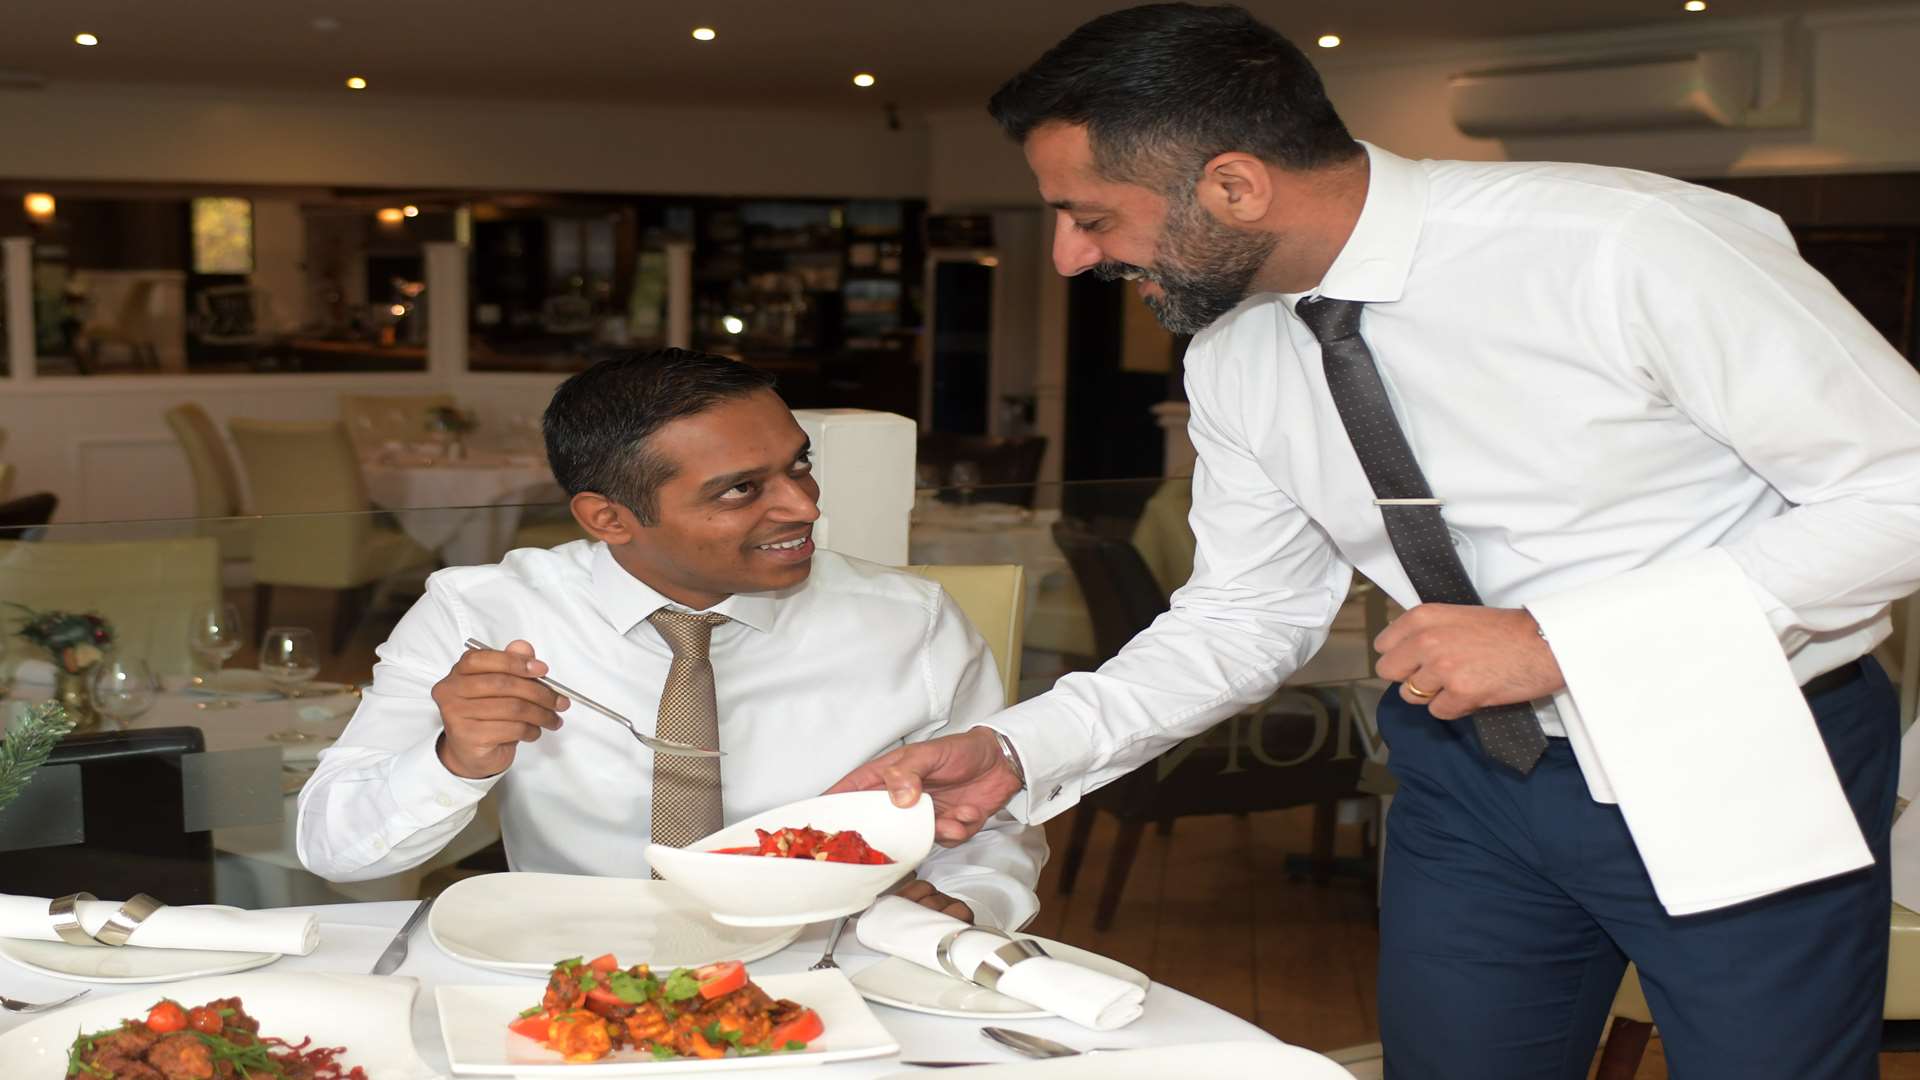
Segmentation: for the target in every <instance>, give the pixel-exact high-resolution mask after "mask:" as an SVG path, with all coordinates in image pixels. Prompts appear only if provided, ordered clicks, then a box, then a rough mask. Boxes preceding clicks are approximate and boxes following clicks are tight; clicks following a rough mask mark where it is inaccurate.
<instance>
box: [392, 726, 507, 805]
mask: <svg viewBox="0 0 1920 1080" xmlns="http://www.w3.org/2000/svg"><path fill="white" fill-rule="evenodd" d="M439 743H440V732H438V731H435V732H434V733H433V734H432V735H429V736H428V737H426V738H425V739H422V740H421V741H419V742H417V743H414V744H413V745H412V746H410V747H408V748H407V749H406V750H403V751H401V753H400V754H399V755H398V756H396V757H395V758H394V759H393V771H392V772H390V773H388V774H387V789H388V790H389V791H390V792H392V794H393V801H394V804H395V805H396V807H398V809H399V811H400V812H401V813H402V814H405V815H407V816H408V817H411V818H412V819H413V820H414V824H415V825H416V826H426V825H433V824H435V823H437V822H441V821H445V820H446V819H447V818H449V817H452V816H453V815H454V814H457V813H459V812H460V811H462V810H466V809H470V808H471V807H473V806H474V804H476V803H478V802H479V801H480V800H481V799H483V798H485V797H486V794H487V792H489V791H492V790H493V785H495V784H497V783H499V782H500V777H502V776H505V775H506V773H504V772H502V773H498V774H496V775H494V776H489V777H487V778H486V779H484V780H469V779H467V778H466V777H464V776H455V775H454V774H453V773H451V772H449V771H448V770H447V766H446V764H445V763H444V762H442V761H441V760H440V749H439Z"/></svg>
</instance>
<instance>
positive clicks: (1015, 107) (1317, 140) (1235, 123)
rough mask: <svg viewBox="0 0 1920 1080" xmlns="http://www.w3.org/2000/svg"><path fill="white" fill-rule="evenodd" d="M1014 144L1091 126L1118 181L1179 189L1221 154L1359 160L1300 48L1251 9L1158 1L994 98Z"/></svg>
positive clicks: (1100, 159) (1053, 56)
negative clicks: (1040, 132)
mask: <svg viewBox="0 0 1920 1080" xmlns="http://www.w3.org/2000/svg"><path fill="white" fill-rule="evenodd" d="M987 111H988V112H990V113H992V114H993V118H994V119H995V120H996V121H998V122H999V124H1000V126H1001V128H1002V129H1004V130H1005V131H1006V132H1007V134H1009V135H1011V136H1012V137H1013V138H1014V140H1015V141H1018V142H1025V141H1026V138H1027V136H1028V135H1029V134H1031V133H1032V131H1033V130H1034V129H1035V128H1037V127H1040V126H1042V125H1044V124H1048V123H1067V124H1080V125H1085V126H1086V128H1087V138H1088V141H1089V142H1090V143H1091V144H1092V148H1093V159H1094V164H1095V167H1096V168H1098V169H1099V170H1100V173H1101V175H1102V176H1104V177H1106V178H1107V179H1109V180H1115V181H1120V182H1125V183H1132V184H1140V185H1142V186H1145V187H1150V188H1153V189H1155V190H1158V191H1173V190H1175V189H1178V188H1180V187H1182V186H1183V185H1188V184H1191V183H1193V182H1194V181H1196V180H1198V179H1199V177H1200V173H1201V170H1202V168H1203V166H1205V164H1206V163H1207V162H1208V161H1211V160H1212V159H1213V158H1215V157H1217V156H1219V155H1220V154H1224V153H1228V152H1230V151H1236V150H1237V151H1241V152H1244V153H1249V154H1254V155H1256V156H1258V157H1259V158H1260V159H1261V160H1263V161H1266V162H1268V163H1269V164H1273V165H1278V166H1282V167H1285V168H1291V169H1301V170H1305V169H1312V168H1316V167H1318V166H1321V165H1325V164H1331V163H1334V162H1338V161H1343V160H1346V159H1349V158H1351V157H1353V156H1354V155H1356V154H1358V153H1360V152H1361V151H1360V145H1359V144H1358V143H1356V142H1354V140H1353V136H1351V135H1349V134H1348V133H1347V126H1346V125H1345V124H1344V123H1342V122H1341V120H1340V116H1339V114H1337V113H1335V112H1334V110H1333V105H1332V103H1331V102H1329V101H1328V100H1327V93H1326V90H1325V88H1324V87H1322V86H1321V84H1320V75H1319V73H1318V72H1316V71H1315V70H1314V69H1313V64H1312V63H1310V62H1309V61H1308V60H1307V58H1306V56H1305V55H1304V54H1302V53H1301V51H1300V50H1299V49H1298V48H1296V47H1294V45H1293V43H1292V42H1290V41H1288V40H1287V39H1286V38H1285V37H1283V36H1281V35H1280V33H1279V32H1278V31H1276V30H1274V29H1272V28H1271V27H1269V26H1267V25H1265V24H1264V23H1262V22H1260V21H1259V20H1258V19H1255V18H1254V17H1253V16H1252V15H1250V14H1248V13H1247V11H1246V10H1245V9H1244V8H1239V7H1201V6H1199V5H1195V4H1149V5H1147V6H1145V7H1136V8H1128V9H1126V10H1125V11H1116V12H1113V13H1112V14H1109V15H1102V16H1100V17H1099V18H1097V19H1094V20H1093V21H1091V22H1089V23H1087V24H1086V25H1084V26H1082V27H1080V28H1079V29H1078V30H1075V31H1074V32H1073V33H1071V34H1068V35H1067V36H1066V38H1065V39H1063V40H1062V41H1061V42H1060V43H1059V44H1058V45H1055V46H1054V47H1053V48H1051V49H1049V50H1047V53H1046V55H1044V56H1042V57H1041V58H1040V59H1039V60H1036V61H1035V62H1034V63H1033V66H1032V67H1029V68H1027V70H1025V71H1023V72H1021V73H1020V74H1018V75H1015V76H1014V77H1013V78H1012V79H1010V80H1008V81H1007V84H1006V85H1005V86H1002V87H1001V88H1000V90H999V91H998V92H997V93H995V94H994V95H993V99H992V100H991V101H989V102H988V104H987Z"/></svg>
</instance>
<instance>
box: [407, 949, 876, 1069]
mask: <svg viewBox="0 0 1920 1080" xmlns="http://www.w3.org/2000/svg"><path fill="white" fill-rule="evenodd" d="M753 981H754V982H756V983H758V984H760V988H761V989H762V990H765V991H766V992H767V993H769V994H771V995H773V996H774V997H776V998H786V999H788V1000H790V1001H797V1002H799V1003H800V1004H802V1005H805V1006H807V1007H808V1008H810V1009H812V1010H814V1011H815V1012H817V1013H819V1014H820V1022H821V1023H822V1024H823V1025H825V1027H826V1031H825V1033H823V1034H822V1035H821V1036H820V1037H819V1038H818V1039H815V1040H814V1041H813V1042H811V1043H808V1044H807V1048H806V1049H805V1050H798V1051H794V1052H792V1053H779V1054H767V1055H765V1056H763V1057H733V1058H669V1059H667V1060H666V1061H660V1060H657V1059H655V1058H654V1057H653V1055H651V1054H642V1053H639V1052H637V1051H633V1050H623V1051H620V1052H619V1053H617V1054H613V1055H609V1056H608V1057H605V1058H602V1059H601V1060H599V1061H596V1062H591V1063H586V1064H577V1065H569V1064H567V1063H566V1062H564V1061H562V1060H561V1059H560V1055H559V1054H556V1053H554V1052H553V1051H551V1050H548V1049H547V1048H546V1047H544V1046H541V1045H540V1044H538V1043H536V1042H534V1041H533V1040H531V1039H528V1038H525V1037H524V1036H520V1035H515V1034H514V1033H513V1032H511V1031H508V1030H507V1025H508V1024H511V1023H512V1022H513V1021H514V1020H516V1019H517V1018H518V1017H519V1015H520V1011H521V1010H522V1009H525V1008H527V1007H528V1006H530V1005H535V1004H538V1003H539V1000H540V993H541V991H540V988H538V987H534V986H442V987H438V988H437V989H435V990H434V998H435V1000H436V1002H437V1003H438V1005H439V1009H440V1031H441V1034H442V1035H444V1036H445V1038H446V1040H447V1060H448V1061H450V1062H452V1063H453V1071H454V1072H455V1073H457V1074H459V1075H462V1076H520V1077H547V1076H553V1077H558V1076H575V1077H604V1076H654V1075H657V1074H662V1073H709V1072H728V1071H731V1070H736V1069H781V1068H800V1067H807V1066H813V1065H824V1064H826V1063H827V1062H830V1061H858V1060H860V1059H862V1058H875V1057H886V1056H887V1055H889V1054H897V1053H899V1052H900V1044H899V1043H898V1042H896V1041H894V1038H893V1036H892V1035H891V1034H889V1033H888V1031H887V1029H886V1028H884V1027H882V1026H881V1025H880V1021H879V1019H878V1018H876V1017H875V1016H874V1015H873V1010H871V1009H869V1008H867V1003H866V1002H865V1001H862V1000H861V999H860V995H859V993H858V992H856V991H855V990H854V988H853V984H852V983H850V982H848V981H847V977H846V976H845V975H843V974H841V973H840V972H838V971H804V972H801V973H799V974H797V975H766V976H755V977H754V980H753Z"/></svg>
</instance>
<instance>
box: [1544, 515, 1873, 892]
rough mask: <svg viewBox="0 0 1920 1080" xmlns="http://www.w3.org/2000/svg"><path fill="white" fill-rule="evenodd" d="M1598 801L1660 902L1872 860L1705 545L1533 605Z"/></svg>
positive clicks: (1748, 607)
mask: <svg viewBox="0 0 1920 1080" xmlns="http://www.w3.org/2000/svg"><path fill="white" fill-rule="evenodd" d="M1527 610H1529V611H1531V612H1532V613H1533V616H1534V618H1535V619H1536V620H1537V621H1538V622H1539V623H1540V629H1541V632H1542V633H1544V634H1545V635H1546V637H1547V640H1548V641H1550V642H1552V643H1553V653H1554V656H1555V658H1556V659H1558V660H1559V662H1560V670H1561V672H1562V673H1563V674H1565V675H1566V679H1567V692H1566V693H1564V694H1561V695H1558V696H1557V697H1556V698H1555V705H1556V707H1558V708H1559V711H1560V716H1561V719H1562V721H1564V722H1565V724H1566V727H1567V738H1568V739H1569V740H1570V741H1571V742H1572V743H1573V750H1574V754H1575V756H1576V757H1577V758H1578V759H1579V762H1580V769H1581V772H1582V773H1583V774H1584V775H1585V777H1586V780H1587V786H1588V788H1589V790H1590V791H1591V792H1592V794H1593V797H1594V798H1595V799H1596V800H1598V801H1600V802H1617V803H1619V804H1620V813H1621V815H1622V816H1623V817H1625V818H1626V822H1627V828H1628V830H1629V831H1630V832H1632V834H1633V842H1634V846H1635V847H1636V848H1638V849H1639V852H1640V858H1641V860H1642V861H1643V862H1644V863H1645V864H1646V867H1647V874H1648V876H1649V877H1651V878H1652V879H1653V888H1654V892H1655V893H1656V894H1658V895H1659V897H1660V903H1661V904H1662V905H1663V906H1664V907H1665V908H1666V909H1667V911H1668V913H1670V914H1673V915H1690V914H1694V913H1696V912H1702V911H1711V910H1714V909H1715V908H1722V907H1727V906H1729V905H1732V904H1738V903H1741V902H1743V901H1746V900H1751V899H1754V898H1756V897H1760V896H1765V895H1767V894H1769V893H1774V892H1778V891H1780V890H1782V889H1789V888H1792V887H1794V886H1796V885H1803V884H1805V883H1807V882H1809V881H1818V880H1820V879H1822V878H1827V877H1832V876H1833V875H1835V874H1843V873H1846V872H1847V871H1849V870H1856V869H1859V868H1860V867H1862V866H1869V865H1871V864H1872V863H1873V854H1872V853H1871V852H1870V851H1868V850H1867V844H1866V840H1865V839H1864V838H1863V837H1862V836H1861V835H1860V826H1859V823H1858V822H1856V821H1855V820H1854V816H1853V810H1852V808H1851V807H1849V806H1848V804H1847V797H1846V793H1845V791H1843V790H1842V789H1841V787H1840V780H1839V777H1837V776H1835V775H1834V771H1833V762H1832V759H1831V758H1830V757H1828V755H1827V748H1826V744H1825V742H1823V741H1822V740H1821V738H1820V731H1819V729H1818V728H1817V727H1816V726H1815V725H1814V722H1813V713H1812V711H1811V710H1809V709H1808V708H1807V701H1806V698H1805V697H1803V696H1802V695H1801V693H1800V688H1799V686H1798V685H1796V683H1795V681H1794V677H1793V671H1792V669H1791V668H1789V667H1788V665H1787V658H1786V654H1785V653H1784V652H1783V651H1782V650H1781V647H1780V641H1779V639H1778V638H1777V637H1776V636H1775V634H1774V631H1773V627H1772V626H1771V625H1770V624H1769V623H1768V622H1767V617H1766V614H1765V612H1763V611H1762V610H1761V607H1760V601H1759V598H1758V597H1757V596H1756V595H1755V594H1754V592H1753V588H1752V586H1751V585H1749V583H1748V580H1747V577H1746V575H1745V573H1743V572H1742V571H1741V569H1740V567H1739V565H1738V564H1736V563H1735V562H1734V561H1733V559H1732V557H1731V556H1729V555H1727V554H1726V553H1725V552H1724V551H1720V550H1718V549H1709V550H1707V551H1704V552H1700V553H1698V554H1696V555H1691V556H1687V557H1685V558H1681V559H1674V560H1669V561H1667V562H1661V563H1656V564H1654V565H1652V566H1646V567H1642V568H1640V569H1638V570H1634V571H1631V572H1629V573H1626V574H1622V575H1619V576H1617V577H1612V578H1608V579H1606V580H1605V581H1601V582H1597V583H1595V584H1592V585H1588V586H1585V587H1582V588H1579V589H1575V590H1573V591H1571V592H1567V593H1562V594H1559V595H1557V596H1553V597H1549V598H1547V599H1545V600H1538V601H1534V602H1532V603H1529V604H1528V605H1527Z"/></svg>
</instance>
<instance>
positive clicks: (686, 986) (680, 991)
mask: <svg viewBox="0 0 1920 1080" xmlns="http://www.w3.org/2000/svg"><path fill="white" fill-rule="evenodd" d="M660 995H661V996H662V997H664V998H666V999H667V1000H668V1001H686V1000H688V999H689V998H695V997H699V996H700V980H698V979H696V978H694V977H693V971H692V970H691V969H689V968H675V969H674V971H673V974H671V975H669V976H667V984H666V985H665V986H664V987H662V988H661V989H660Z"/></svg>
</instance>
